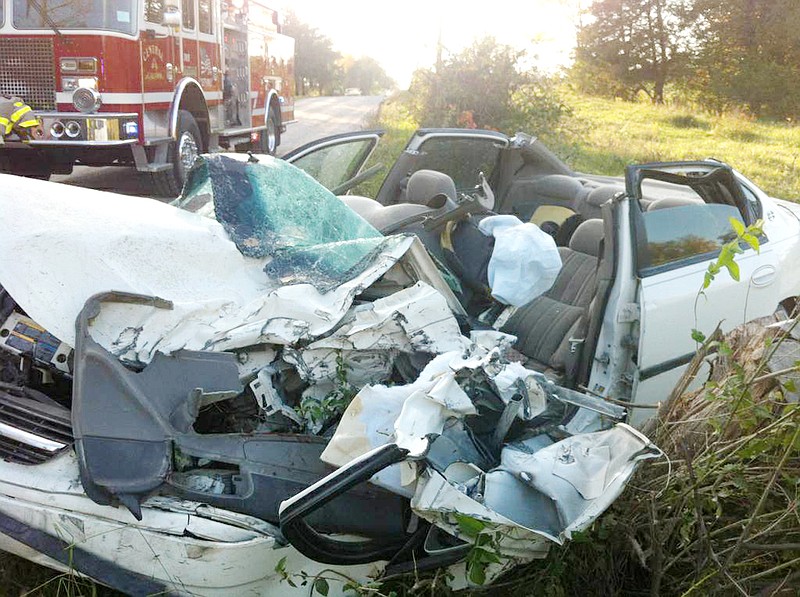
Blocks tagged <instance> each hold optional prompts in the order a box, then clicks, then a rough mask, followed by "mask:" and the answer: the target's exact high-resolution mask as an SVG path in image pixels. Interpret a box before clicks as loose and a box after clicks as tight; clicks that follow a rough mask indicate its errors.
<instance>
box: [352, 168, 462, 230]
mask: <svg viewBox="0 0 800 597" xmlns="http://www.w3.org/2000/svg"><path fill="white" fill-rule="evenodd" d="M341 200H342V201H344V203H345V204H346V205H347V206H348V207H349V208H350V209H352V210H353V211H354V212H356V213H357V214H358V215H360V216H361V217H362V218H364V219H365V220H366V221H367V222H369V223H370V224H372V225H373V226H374V227H375V228H377V229H378V230H379V231H381V232H385V231H386V230H388V229H391V228H393V227H394V226H396V225H397V224H398V223H400V222H403V221H406V220H408V219H409V218H412V219H413V218H415V217H417V216H419V217H420V218H422V217H423V216H424V215H425V214H430V215H431V216H435V215H439V214H442V213H445V212H447V211H449V210H451V209H455V208H456V201H455V200H456V185H455V183H454V182H453V179H452V178H450V177H449V176H448V175H447V174H443V173H442V172H436V171H435V170H417V171H416V172H414V174H412V175H411V177H410V178H409V179H408V186H407V187H406V201H405V202H404V203H398V204H397V205H387V206H383V205H381V204H380V203H378V202H377V201H375V200H374V199H369V198H367V197H357V196H344V197H341Z"/></svg>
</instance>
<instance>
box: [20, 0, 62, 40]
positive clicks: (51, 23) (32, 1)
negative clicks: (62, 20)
mask: <svg viewBox="0 0 800 597" xmlns="http://www.w3.org/2000/svg"><path fill="white" fill-rule="evenodd" d="M28 4H29V5H31V6H33V8H34V9H35V10H36V12H38V13H39V16H40V17H42V20H44V22H45V23H47V26H48V27H50V29H52V30H53V31H55V34H56V35H58V36H59V37H64V34H63V33H61V31H59V29H58V27H57V26H56V24H55V22H54V21H53V19H51V18H50V15H49V14H47V11H46V10H45V9H44V8H42V5H41V4H39V2H38V0H28Z"/></svg>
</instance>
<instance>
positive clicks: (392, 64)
mask: <svg viewBox="0 0 800 597" xmlns="http://www.w3.org/2000/svg"><path fill="white" fill-rule="evenodd" d="M579 2H580V0H527V1H526V0H522V1H520V0H517V1H513V0H488V1H487V0H483V1H477V0H461V1H456V0H398V1H395V2H386V0H383V1H381V0H371V1H369V0H294V1H290V0H276V2H275V4H276V8H281V7H283V8H284V9H285V8H286V7H287V6H288V7H291V9H292V10H294V12H295V14H297V16H298V17H299V18H300V20H302V21H303V22H305V23H307V24H309V25H311V26H312V27H315V28H316V29H318V30H319V32H320V33H321V34H323V35H325V36H327V37H328V38H330V39H331V41H332V42H333V46H334V49H335V50H337V51H339V52H341V53H342V54H349V55H352V56H353V57H355V58H359V57H361V56H370V57H372V58H374V59H375V60H376V61H377V62H378V63H380V64H381V66H383V68H384V70H385V71H386V72H387V73H388V74H389V76H391V77H392V78H393V79H395V81H397V84H398V86H399V87H400V88H406V87H408V84H409V82H410V80H411V74H412V73H413V72H414V70H416V69H417V68H428V67H431V66H432V65H433V64H434V62H435V59H436V41H437V38H438V34H439V29H440V27H441V34H442V45H443V46H444V49H445V55H446V52H451V53H457V52H459V51H460V50H463V49H464V48H466V47H468V46H470V45H472V42H473V41H475V40H476V39H478V38H481V37H483V36H486V35H491V36H494V38H495V39H497V41H498V42H500V43H503V44H507V45H510V46H513V47H516V48H519V49H524V50H526V51H527V52H528V53H529V55H535V56H536V58H535V64H536V66H538V67H540V68H543V69H545V70H554V69H557V68H558V67H559V66H561V65H565V64H567V63H568V62H569V59H570V53H571V51H572V48H573V47H574V45H575V20H576V8H575V7H576V6H577V5H578V4H579Z"/></svg>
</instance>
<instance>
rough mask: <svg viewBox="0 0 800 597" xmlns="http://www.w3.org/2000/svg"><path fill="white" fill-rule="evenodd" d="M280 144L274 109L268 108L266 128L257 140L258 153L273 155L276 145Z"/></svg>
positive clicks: (278, 124)
mask: <svg viewBox="0 0 800 597" xmlns="http://www.w3.org/2000/svg"><path fill="white" fill-rule="evenodd" d="M280 143H281V125H280V121H279V119H278V114H277V113H276V112H275V108H273V107H272V106H270V107H269V110H268V111H267V128H266V129H265V130H263V131H261V134H260V135H259V139H258V151H259V153H268V154H269V155H275V152H276V151H278V145H280Z"/></svg>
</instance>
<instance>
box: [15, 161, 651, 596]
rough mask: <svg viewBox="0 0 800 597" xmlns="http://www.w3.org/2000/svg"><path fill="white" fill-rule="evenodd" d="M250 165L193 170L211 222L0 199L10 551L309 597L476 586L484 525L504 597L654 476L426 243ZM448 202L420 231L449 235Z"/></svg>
mask: <svg viewBox="0 0 800 597" xmlns="http://www.w3.org/2000/svg"><path fill="white" fill-rule="evenodd" d="M245 160H246V156H245V158H244V159H242V158H241V157H239V158H238V159H236V158H234V157H229V156H222V155H217V156H209V157H207V158H205V159H204V160H203V161H202V163H200V164H199V165H197V166H196V167H195V168H194V169H193V171H192V174H191V177H190V180H189V183H188V184H187V188H186V189H185V192H184V196H183V197H182V205H183V207H185V208H187V209H188V210H192V209H193V210H194V211H195V212H197V213H192V212H191V211H187V209H179V208H176V207H173V206H169V205H164V204H161V203H158V202H155V201H152V200H148V199H140V198H133V197H125V196H117V195H111V194H108V193H102V192H98V191H87V190H84V189H77V188H72V187H65V186H61V185H56V184H53V183H46V182H41V181H34V180H28V179H23V178H17V177H12V176H6V175H3V176H2V185H3V189H4V193H3V195H2V196H0V214H2V216H0V255H2V258H0V286H2V290H1V291H0V298H1V299H2V302H0V349H1V350H0V365H2V369H0V372H1V373H2V384H0V455H1V456H2V462H0V548H2V549H4V550H7V551H10V552H13V553H16V554H19V555H21V556H23V557H26V558H28V559H31V560H33V561H36V562H39V563H42V564H44V565H47V566H51V567H53V568H56V569H62V570H63V569H68V568H71V569H74V570H75V571H77V572H79V573H81V574H84V575H86V576H89V577H91V578H94V579H96V580H98V581H100V582H102V583H104V584H106V585H109V586H111V587H114V588H117V589H119V590H121V591H124V592H126V593H128V594H132V595H148V594H158V593H163V592H166V593H170V594H173V593H174V594H191V595H223V594H224V595H229V594H237V595H265V594H281V595H283V594H289V593H290V592H291V591H297V592H298V593H300V592H302V594H307V592H308V587H300V586H295V585H296V584H297V583H294V584H289V583H287V582H284V581H286V580H287V576H288V578H289V579H291V578H292V577H293V575H297V577H302V578H310V579H312V580H313V579H315V578H317V577H318V576H319V575H322V576H323V577H326V578H329V577H330V574H329V573H328V572H326V571H331V570H333V571H334V572H339V573H341V574H343V575H344V576H342V577H341V578H342V579H354V580H355V581H358V582H367V581H368V580H370V579H375V578H380V577H382V576H385V575H393V574H397V573H403V572H408V571H413V570H416V571H424V570H426V569H433V568H440V567H443V566H456V567H457V566H462V565H463V564H462V563H463V561H464V559H465V557H467V555H468V553H469V551H470V549H471V548H472V546H473V544H474V542H475V537H474V536H472V535H471V534H469V533H465V530H464V529H465V524H464V521H465V520H466V521H469V520H472V521H479V524H480V528H485V529H487V530H488V531H492V532H495V531H502V533H499V534H498V536H502V539H501V540H499V541H498V544H497V546H496V549H497V554H496V555H497V558H496V562H495V563H494V564H493V567H492V568H493V569H492V570H490V571H489V575H488V578H492V577H493V576H494V575H496V574H497V573H499V572H501V571H503V570H505V569H508V568H509V567H511V566H513V565H515V564H518V563H523V562H526V561H529V560H530V559H532V558H535V557H541V556H542V555H543V554H544V553H545V552H546V551H547V548H548V546H549V545H550V544H553V543H556V544H558V543H561V542H563V541H565V540H567V539H569V538H570V536H571V535H572V534H573V533H574V532H576V531H579V530H581V529H584V528H586V527H587V526H588V525H589V524H591V522H592V521H593V520H594V519H596V517H597V516H599V515H600V514H601V513H602V512H603V511H604V510H605V508H607V507H608V506H609V505H610V504H611V503H612V502H613V501H614V499H615V498H616V497H617V496H618V495H619V493H620V492H621V491H622V489H623V488H624V487H625V484H626V483H627V481H628V479H629V478H630V476H631V474H632V473H633V471H634V468H635V467H636V466H637V464H638V463H639V462H640V461H641V460H643V459H647V458H652V457H655V456H658V455H659V451H658V449H657V448H656V447H655V446H652V445H651V444H650V442H649V441H648V440H647V438H646V437H644V436H643V435H642V434H640V433H639V432H637V431H636V430H635V429H633V428H632V427H630V426H628V425H626V424H625V423H624V421H625V418H626V415H627V413H626V410H625V409H624V408H623V407H621V406H619V405H617V404H613V403H611V402H608V401H606V400H604V399H602V398H600V397H596V396H591V395H587V394H585V393H581V392H578V391H575V390H572V389H568V388H566V387H563V386H561V385H556V384H554V383H553V382H552V381H551V380H550V379H548V378H547V377H545V376H544V375H543V374H542V373H540V372H538V371H534V370H533V369H531V368H526V367H525V366H523V365H522V364H521V363H520V362H518V360H512V359H511V358H509V356H510V355H514V354H515V353H514V352H513V351H512V349H511V346H512V344H513V342H514V338H513V337H512V336H511V335H509V334H506V333H502V332H499V331H497V330H495V329H493V328H492V327H491V326H490V325H487V324H481V323H480V320H479V319H478V318H476V317H475V316H474V314H473V312H474V307H475V306H476V305H477V304H478V303H481V302H484V301H488V300H489V297H478V296H477V295H478V292H477V291H478V290H479V288H480V287H479V286H475V288H476V292H475V295H470V294H469V293H467V292H466V291H465V290H464V287H465V285H466V284H467V282H463V283H462V282H461V281H460V280H466V278H460V279H459V278H457V277H456V278H453V276H452V275H449V274H448V270H447V268H441V265H442V263H439V264H438V266H437V264H436V263H435V261H434V260H433V259H432V258H431V257H430V256H429V253H428V252H426V251H425V249H424V247H423V244H422V243H421V242H420V240H419V239H418V237H417V236H415V235H412V234H390V235H385V234H381V233H380V232H379V231H378V230H377V229H376V228H375V227H374V226H372V225H370V224H369V223H368V222H367V221H366V220H365V219H363V218H362V217H360V216H359V215H357V214H356V213H355V212H354V211H353V210H351V209H350V208H349V207H348V206H347V205H345V203H344V202H342V201H341V200H339V199H338V198H337V197H336V196H334V195H333V194H331V193H330V192H328V191H326V190H325V189H324V188H323V187H321V186H320V185H319V184H317V183H316V182H315V181H314V180H313V179H311V178H310V177H308V176H307V175H305V174H304V173H302V172H301V171H300V170H298V169H296V168H294V167H293V166H291V165H288V164H286V163H285V162H283V161H280V160H275V159H272V158H269V157H264V158H259V159H251V160H249V161H245ZM418 178H419V177H418ZM424 178H425V181H424V182H425V184H426V185H427V184H429V183H430V184H438V183H439V182H441V177H440V176H437V175H432V176H428V177H424ZM414 184H416V183H414ZM414 184H412V183H411V181H409V185H408V187H409V189H413V187H414ZM423 186H424V185H423ZM428 190H431V189H428ZM421 192H422V191H421ZM489 195H490V192H489V191H488V190H485V191H484V194H483V195H481V199H482V201H483V202H484V203H486V205H484V207H487V206H489V204H488V202H487V201H486V199H487V198H488V196H489ZM434 199H435V201H434ZM444 199H446V200H444ZM444 199H443V198H442V194H441V193H439V192H438V191H436V192H434V193H433V194H432V195H431V196H430V197H428V200H426V201H425V205H424V206H421V205H420V204H417V205H412V206H411V211H416V212H420V213H421V211H424V212H425V213H428V212H429V211H431V210H434V211H435V212H436V213H435V214H428V215H435V216H441V220H438V222H440V223H441V224H442V229H443V230H447V229H453V226H452V225H450V224H448V222H453V221H454V220H453V219H452V212H453V210H452V207H453V206H452V205H451V204H450V203H449V202H450V201H451V198H450V197H449V196H447V195H446V194H445V196H444ZM437 202H438V203H437ZM468 203H469V204H470V205H472V204H473V203H474V201H470V202H468ZM478 203H480V201H478ZM420 207H421V208H422V209H420ZM455 207H456V209H457V208H458V206H455ZM381 209H384V208H381ZM385 209H391V208H385ZM402 209H407V208H405V207H402ZM204 214H205V215H204ZM206 215H208V216H213V217H205V216H206ZM418 215H419V214H418V213H417V214H406V215H405V216H404V217H405V218H408V217H412V221H410V222H408V224H409V225H416V224H419V223H421V221H420V220H419V218H418V217H417V216H418ZM429 219H430V218H427V217H426V218H425V219H424V222H428V220H429ZM494 222H496V223H497V222H498V221H497V220H494ZM400 223H401V222H398V221H397V220H394V221H393V224H392V225H394V226H397V225H398V224H400ZM437 226H438V224H437ZM496 226H497V227H498V228H497V229H500V228H503V227H504V225H502V221H500V222H499V223H497V224H496ZM423 228H424V226H423ZM398 230H399V228H398ZM435 230H436V231H437V234H439V232H438V230H439V228H438V227H437V228H436V229H435ZM422 232H424V230H423V231H422ZM422 232H421V235H423V236H424V234H422ZM451 232H454V233H455V232H457V231H456V230H451ZM493 234H494V233H493ZM575 234H576V236H577V237H579V236H580V235H579V234H578V232H576V233H575ZM454 236H455V237H458V236H459V235H458V234H454ZM501 237H504V234H501V233H500V232H496V239H497V241H496V243H497V244H498V245H500V244H501V241H500V239H501ZM459 238H460V237H459ZM487 238H488V237H487ZM493 238H494V237H493ZM455 242H456V243H458V242H459V241H458V239H456V240H455ZM610 244H612V243H606V246H609V245H610ZM554 246H555V245H554V243H553V245H552V247H550V248H553V247H554ZM551 257H552V251H551ZM434 258H435V259H436V260H439V259H440V258H439V257H436V256H435V252H434ZM563 259H564V267H563V268H561V270H560V271H564V270H565V269H566V268H567V266H568V263H569V262H568V261H567V259H569V255H564V256H563ZM597 259H598V258H595V263H596V262H597ZM529 265H530V267H532V268H533V269H535V270H537V271H538V272H539V274H541V277H542V278H546V277H547V276H551V277H552V280H551V281H550V283H551V284H552V283H554V284H555V286H554V288H555V287H556V286H557V285H558V284H559V278H560V277H561V273H559V271H557V270H558V268H553V267H552V266H553V262H552V261H550V262H549V265H547V263H545V262H543V261H541V260H537V259H533V260H530V262H529ZM496 266H497V264H495V266H493V274H492V275H493V276H494V275H496V276H497V278H496V279H497V280H498V281H499V280H501V279H502V278H503V271H501V270H502V269H503V268H502V267H496ZM540 266H541V267H540ZM545 266H546V267H545ZM537 268H538V269H537ZM442 271H444V273H445V275H444V276H443V275H442V273H441V272H442ZM567 271H568V270H567ZM450 273H452V272H450ZM539 274H537V275H539ZM445 278H450V279H449V283H448V281H447V280H446V279H445ZM506 278H507V277H506ZM537 280H538V278H537ZM537 280H534V279H531V280H530V281H529V282H530V283H529V284H528V283H526V284H522V286H523V287H524V288H523V289H522V290H523V291H524V292H522V293H521V294H517V292H518V291H520V288H519V286H520V285H519V284H510V285H508V284H507V286H506V287H507V290H505V291H504V292H507V293H510V294H509V296H516V297H517V298H516V299H513V300H515V301H517V300H524V299H522V298H519V297H525V296H526V294H525V293H526V292H527V293H529V294H530V293H533V294H536V293H539V292H542V291H544V285H542V284H539V285H538V287H536V286H537V284H536V283H537ZM507 281H508V280H506V282H507ZM462 284H463V285H462ZM500 286H502V285H500ZM452 288H456V290H458V294H455V293H454V292H453V290H452ZM531 288H533V290H531ZM542 296H545V295H542ZM473 298H474V299H475V301H477V302H475V301H473V300H472V299H473ZM534 300H538V299H534ZM481 308H482V307H481ZM523 309H524V307H523ZM490 310H491V309H490ZM630 319H631V322H632V321H633V317H631V318H630ZM509 321H511V320H509ZM539 333H540V332H538V331H535V330H533V331H531V332H530V333H528V334H526V335H525V336H524V337H523V338H522V340H523V344H522V347H521V348H522V352H523V353H524V352H525V350H527V349H526V346H528V343H529V342H531V341H532V338H534V337H535V336H536V335H537V334H539ZM547 337H548V342H550V341H551V340H550V337H549V336H547ZM467 526H469V525H467ZM326 575H327V576H326ZM334 576H335V575H334ZM335 578H339V577H338V576H335ZM455 582H461V583H464V582H465V575H464V573H463V570H462V571H461V572H460V573H459V574H457V575H456V581H455ZM329 583H330V586H329V588H330V591H331V592H332V593H333V592H341V591H343V589H344V581H342V582H338V583H335V582H333V579H332V578H329Z"/></svg>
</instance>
